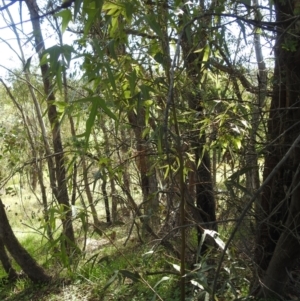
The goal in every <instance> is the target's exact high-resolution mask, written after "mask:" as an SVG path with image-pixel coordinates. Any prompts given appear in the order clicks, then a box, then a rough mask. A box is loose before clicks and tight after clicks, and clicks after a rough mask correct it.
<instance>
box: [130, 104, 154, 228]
mask: <svg viewBox="0 0 300 301" xmlns="http://www.w3.org/2000/svg"><path fill="white" fill-rule="evenodd" d="M128 120H129V122H130V124H131V126H132V128H133V130H134V133H135V138H136V151H137V152H136V164H137V167H138V170H139V172H140V182H141V188H142V193H143V200H142V202H143V203H144V215H145V216H146V218H145V222H147V221H149V224H150V225H151V226H152V228H155V227H157V226H158V224H159V218H158V208H159V200H158V195H157V191H158V183H157V179H156V173H155V169H154V168H153V169H151V159H150V158H151V157H150V156H151V154H150V153H151V152H150V149H149V145H146V139H143V128H144V127H145V126H146V125H145V112H144V108H140V110H139V112H138V113H137V114H136V113H135V112H134V111H133V110H132V111H130V112H128Z"/></svg>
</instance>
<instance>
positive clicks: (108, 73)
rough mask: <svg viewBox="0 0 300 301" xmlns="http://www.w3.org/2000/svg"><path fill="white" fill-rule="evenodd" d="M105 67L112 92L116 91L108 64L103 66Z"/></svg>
mask: <svg viewBox="0 0 300 301" xmlns="http://www.w3.org/2000/svg"><path fill="white" fill-rule="evenodd" d="M105 67H106V71H107V75H108V79H109V82H110V84H111V86H112V88H113V89H114V91H117V86H116V81H115V78H114V75H113V73H112V71H111V68H110V66H109V64H105Z"/></svg>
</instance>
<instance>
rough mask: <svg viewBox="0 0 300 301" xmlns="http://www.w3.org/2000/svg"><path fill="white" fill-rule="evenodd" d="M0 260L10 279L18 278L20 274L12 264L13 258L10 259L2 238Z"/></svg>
mask: <svg viewBox="0 0 300 301" xmlns="http://www.w3.org/2000/svg"><path fill="white" fill-rule="evenodd" d="M0 261H1V263H2V265H3V268H4V270H5V272H6V273H7V275H8V279H9V280H11V281H14V280H16V279H17V278H18V274H17V272H16V271H15V269H14V268H13V267H12V265H11V260H10V259H9V257H8V255H7V253H6V250H5V246H4V242H3V240H2V238H0Z"/></svg>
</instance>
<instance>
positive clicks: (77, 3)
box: [74, 0, 83, 21]
mask: <svg viewBox="0 0 300 301" xmlns="http://www.w3.org/2000/svg"><path fill="white" fill-rule="evenodd" d="M82 2H83V0H75V6H74V21H75V19H76V17H77V14H78V13H79V10H80V7H81V4H82Z"/></svg>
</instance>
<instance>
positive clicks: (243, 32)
mask: <svg viewBox="0 0 300 301" xmlns="http://www.w3.org/2000/svg"><path fill="white" fill-rule="evenodd" d="M236 22H237V24H238V25H239V26H240V28H241V31H242V34H243V37H244V41H245V44H246V45H248V43H247V37H246V29H245V25H244V23H243V22H241V20H238V19H237V20H236Z"/></svg>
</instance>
